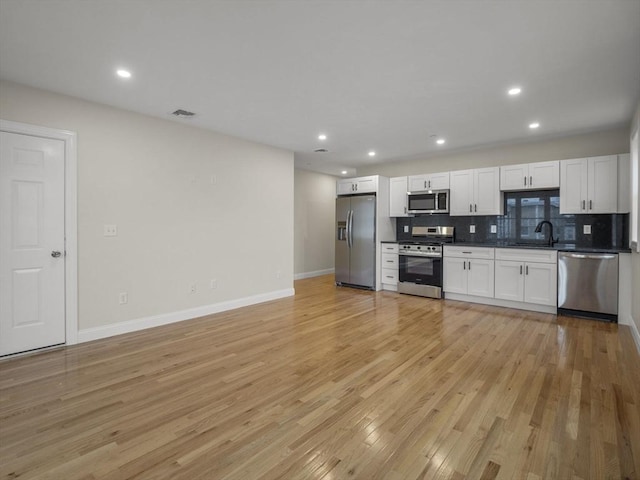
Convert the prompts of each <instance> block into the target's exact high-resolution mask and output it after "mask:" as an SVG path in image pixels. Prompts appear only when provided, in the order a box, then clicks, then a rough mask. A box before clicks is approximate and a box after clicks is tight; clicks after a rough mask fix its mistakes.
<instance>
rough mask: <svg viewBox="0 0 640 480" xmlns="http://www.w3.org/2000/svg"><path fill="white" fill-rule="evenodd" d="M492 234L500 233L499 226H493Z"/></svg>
mask: <svg viewBox="0 0 640 480" xmlns="http://www.w3.org/2000/svg"><path fill="white" fill-rule="evenodd" d="M491 233H498V226H497V225H491Z"/></svg>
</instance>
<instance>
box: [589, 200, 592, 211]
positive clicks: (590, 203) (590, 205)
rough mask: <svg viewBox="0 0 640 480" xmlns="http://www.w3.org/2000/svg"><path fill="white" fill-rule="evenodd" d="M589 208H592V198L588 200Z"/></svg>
mask: <svg viewBox="0 0 640 480" xmlns="http://www.w3.org/2000/svg"><path fill="white" fill-rule="evenodd" d="M589 210H593V200H589Z"/></svg>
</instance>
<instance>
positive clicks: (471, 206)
mask: <svg viewBox="0 0 640 480" xmlns="http://www.w3.org/2000/svg"><path fill="white" fill-rule="evenodd" d="M469 212H470V213H473V205H471V204H469Z"/></svg>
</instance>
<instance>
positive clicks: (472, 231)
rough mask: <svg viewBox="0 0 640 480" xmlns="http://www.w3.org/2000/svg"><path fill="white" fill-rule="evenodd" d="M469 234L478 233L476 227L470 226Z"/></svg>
mask: <svg viewBox="0 0 640 480" xmlns="http://www.w3.org/2000/svg"><path fill="white" fill-rule="evenodd" d="M469 233H476V226H475V225H469Z"/></svg>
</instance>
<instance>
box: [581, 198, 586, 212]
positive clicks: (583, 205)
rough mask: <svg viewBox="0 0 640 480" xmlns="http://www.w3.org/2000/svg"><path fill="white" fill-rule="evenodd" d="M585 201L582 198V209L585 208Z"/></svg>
mask: <svg viewBox="0 0 640 480" xmlns="http://www.w3.org/2000/svg"><path fill="white" fill-rule="evenodd" d="M585 204H586V202H585V201H584V200H582V209H583V210H585V209H586V206H585Z"/></svg>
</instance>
